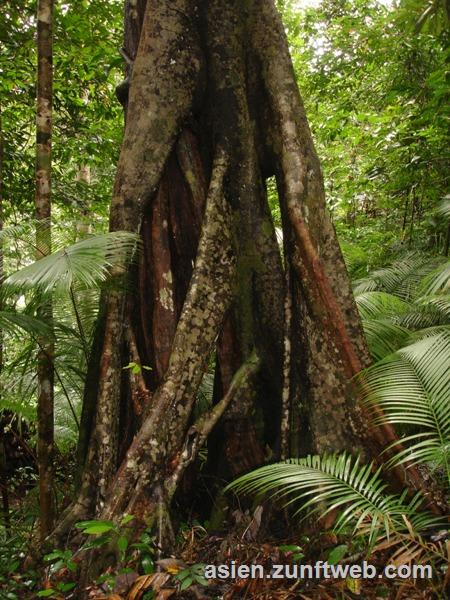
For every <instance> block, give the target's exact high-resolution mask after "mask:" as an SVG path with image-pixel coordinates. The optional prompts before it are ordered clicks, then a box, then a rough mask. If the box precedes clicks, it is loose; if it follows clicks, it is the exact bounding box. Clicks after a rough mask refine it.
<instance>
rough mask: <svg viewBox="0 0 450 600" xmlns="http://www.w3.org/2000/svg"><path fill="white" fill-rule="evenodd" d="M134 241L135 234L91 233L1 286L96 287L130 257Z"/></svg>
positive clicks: (9, 288) (20, 290)
mask: <svg viewBox="0 0 450 600" xmlns="http://www.w3.org/2000/svg"><path fill="white" fill-rule="evenodd" d="M137 243H138V239H137V236H136V235H134V234H131V233H128V232H123V231H122V232H114V233H107V234H104V235H97V236H93V237H90V238H87V239H85V240H82V241H81V242H77V243H76V244H73V245H72V246H68V247H67V248H63V249H61V250H58V251H57V252H54V253H53V254H50V255H49V256H45V257H44V258H41V259H40V260H38V261H36V262H34V263H33V264H31V265H29V266H27V267H24V268H23V269H20V270H19V271H16V273H13V274H12V275H10V276H9V277H8V278H7V279H6V280H5V281H4V282H3V286H2V287H3V288H5V289H6V290H7V291H9V292H10V293H23V292H25V291H27V290H37V291H39V292H41V293H44V294H46V293H51V292H55V291H59V292H60V291H63V292H66V293H67V292H68V291H69V290H70V289H71V288H72V287H73V286H74V285H77V286H79V287H80V288H86V289H89V288H92V287H96V286H98V284H99V283H100V282H102V281H105V280H106V279H107V277H108V275H109V272H110V270H111V269H112V268H113V267H114V265H122V264H123V263H124V261H127V260H130V259H131V257H132V255H133V252H134V251H135V249H136V246H137Z"/></svg>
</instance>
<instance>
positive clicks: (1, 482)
mask: <svg viewBox="0 0 450 600" xmlns="http://www.w3.org/2000/svg"><path fill="white" fill-rule="evenodd" d="M3 160H4V146H3V128H2V114H1V111H0V234H1V232H2V231H3V218H4V216H3ZM4 277H5V271H4V254H3V239H0V288H1V286H2V283H3V279H4ZM1 310H3V297H2V295H1V294H0V311H1ZM3 350H4V348H3V331H2V330H1V329H0V377H1V375H2V371H3ZM2 395H3V386H2V383H1V380H0V400H1V398H2ZM0 488H1V492H2V509H3V520H4V524H5V529H6V531H8V532H9V529H10V518H9V495H8V477H7V475H6V454H5V446H4V444H3V431H0Z"/></svg>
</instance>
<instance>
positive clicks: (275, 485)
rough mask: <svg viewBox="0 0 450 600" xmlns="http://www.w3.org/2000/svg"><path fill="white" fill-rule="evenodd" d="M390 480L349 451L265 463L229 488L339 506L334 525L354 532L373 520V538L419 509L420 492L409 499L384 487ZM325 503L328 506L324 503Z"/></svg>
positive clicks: (313, 506) (426, 519)
mask: <svg viewBox="0 0 450 600" xmlns="http://www.w3.org/2000/svg"><path fill="white" fill-rule="evenodd" d="M386 487H387V484H386V483H385V482H384V481H383V479H382V477H381V471H380V469H378V470H377V471H375V472H374V468H373V464H369V465H363V464H361V463H360V461H359V459H355V458H353V457H351V456H349V455H347V454H345V453H344V454H340V455H339V454H338V455H335V454H332V455H324V456H317V455H314V456H307V457H305V458H299V459H290V460H288V461H285V462H281V463H276V464H272V465H267V466H264V467H261V468H259V469H256V470H255V471H252V472H251V473H247V474H245V475H242V476H241V477H239V478H238V479H236V480H235V481H234V482H232V483H231V484H230V485H229V486H227V488H226V489H233V490H235V491H237V492H243V493H250V494H255V493H256V494H264V495H265V494H268V493H270V494H271V495H272V496H275V497H276V498H278V499H280V498H281V499H282V498H286V497H287V499H286V501H285V504H286V505H289V504H291V503H296V504H298V505H299V511H306V512H307V514H308V515H310V516H311V515H312V514H316V513H320V514H321V516H324V515H326V514H327V513H328V512H330V511H332V510H335V509H339V510H340V511H341V513H340V515H339V517H338V519H337V521H336V525H335V529H336V531H342V530H343V529H344V528H346V527H348V526H352V527H353V532H354V533H355V532H358V530H359V529H360V528H361V527H363V528H364V532H366V528H367V523H368V521H369V522H370V526H369V541H370V543H372V542H373V541H374V540H375V539H376V537H377V536H378V535H379V534H380V532H381V531H383V532H384V533H385V534H386V535H389V534H390V531H391V530H392V529H395V530H397V529H399V530H404V528H405V525H404V521H403V519H402V515H408V516H411V517H413V516H414V515H415V514H417V508H418V505H419V503H420V498H419V496H418V495H416V496H415V497H414V498H413V499H412V500H411V501H409V502H408V503H407V502H405V496H404V495H402V496H395V495H392V494H387V493H386V491H385V490H386ZM324 506H325V508H324ZM430 522H434V520H433V517H430V516H428V515H425V516H424V515H422V524H425V523H426V524H428V523H430Z"/></svg>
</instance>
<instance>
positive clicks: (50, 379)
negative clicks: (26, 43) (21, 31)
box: [36, 0, 54, 540]
mask: <svg viewBox="0 0 450 600" xmlns="http://www.w3.org/2000/svg"><path fill="white" fill-rule="evenodd" d="M52 19H53V0H39V2H38V10H37V33H38V38H37V44H38V76H37V119H36V218H37V220H38V221H41V223H40V224H39V226H38V228H37V232H36V259H37V260H39V259H40V258H42V257H44V256H47V255H48V254H50V253H51V225H50V217H51V143H52V96H53V91H52V90H53V67H52V62H53V61H52V58H53V48H52ZM39 316H40V317H41V318H43V319H46V320H47V321H51V319H52V305H51V301H47V302H44V303H43V304H42V305H41V306H40V307H39ZM53 354H54V348H53V344H52V343H49V342H48V341H47V340H45V339H42V340H40V350H39V353H38V371H37V383H38V407H37V415H38V416H37V418H38V466H39V519H40V533H41V539H42V540H44V539H45V538H46V537H47V535H48V534H49V533H50V531H51V530H52V528H53V519H54V507H53V504H54V502H53V452H54V439H53V438H54V432H53V429H54V425H53V393H54V390H53V384H54V369H53Z"/></svg>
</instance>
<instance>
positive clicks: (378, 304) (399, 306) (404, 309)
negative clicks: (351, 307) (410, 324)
mask: <svg viewBox="0 0 450 600" xmlns="http://www.w3.org/2000/svg"><path fill="white" fill-rule="evenodd" d="M355 300H356V304H357V306H358V310H359V314H360V315H361V318H363V319H373V318H377V317H386V316H397V315H402V314H405V313H408V312H409V311H410V310H411V304H410V303H409V302H406V301H405V300H402V299H401V298H398V297H397V296H394V295H393V294H388V293H387V292H377V291H366V292H361V293H360V294H356V295H355Z"/></svg>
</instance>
